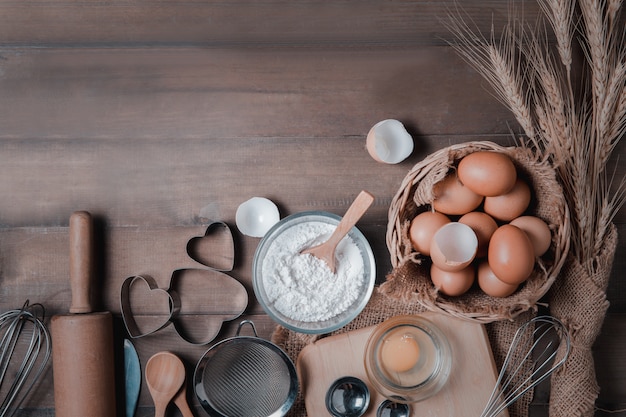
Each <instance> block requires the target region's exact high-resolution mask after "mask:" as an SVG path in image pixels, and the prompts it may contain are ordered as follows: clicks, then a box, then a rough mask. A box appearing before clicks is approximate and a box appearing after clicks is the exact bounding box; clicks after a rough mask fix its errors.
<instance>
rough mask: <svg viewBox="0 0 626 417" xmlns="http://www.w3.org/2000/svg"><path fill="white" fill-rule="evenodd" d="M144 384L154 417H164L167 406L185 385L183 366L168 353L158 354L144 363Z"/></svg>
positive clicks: (176, 358) (177, 358) (176, 357)
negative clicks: (153, 410)
mask: <svg viewBox="0 0 626 417" xmlns="http://www.w3.org/2000/svg"><path fill="white" fill-rule="evenodd" d="M145 373H146V384H147V385H148V390H149V391H150V395H151V396H152V400H153V401H154V407H155V414H154V415H155V417H164V416H165V409H166V408H167V405H168V404H169V403H170V401H172V399H174V397H175V396H176V394H178V392H179V391H180V390H181V388H182V386H183V385H184V383H185V364H184V363H183V362H182V361H181V360H180V358H179V357H178V356H176V355H174V354H173V353H170V352H158V353H155V354H154V355H152V357H151V358H150V359H148V362H147V363H146V371H145Z"/></svg>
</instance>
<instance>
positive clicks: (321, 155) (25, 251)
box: [0, 0, 626, 417]
mask: <svg viewBox="0 0 626 417" xmlns="http://www.w3.org/2000/svg"><path fill="white" fill-rule="evenodd" d="M462 3H463V6H464V8H465V9H466V10H467V12H468V13H469V14H470V15H471V16H472V18H473V19H474V20H475V23H476V25H477V26H478V27H479V28H480V29H481V30H483V31H484V32H485V33H486V32H487V31H488V30H489V29H490V27H491V25H492V22H493V23H494V27H495V28H496V30H499V28H500V24H501V23H503V22H505V21H506V16H507V5H506V2H502V1H494V0H487V1H470V0H466V1H463V2H462ZM518 3H523V8H524V10H525V13H526V16H527V17H528V18H529V19H530V20H534V18H535V17H536V15H537V14H538V13H539V8H538V5H537V4H536V3H535V0H528V1H520V2H518ZM452 4H453V3H452V2H449V1H441V2H424V1H418V0H413V1H411V0H406V1H346V0H338V1H323V0H296V1H291V0H289V1H287V0H267V1H250V0H233V1H214V0H188V1H164V0H132V1H128V0H111V1H95V0H83V1H67V0H66V1H63V0H49V1H38V0H1V1H0V195H1V196H2V198H0V310H2V311H5V310H8V309H12V308H17V307H20V306H21V305H22V304H23V303H24V301H25V300H26V299H29V300H30V301H31V302H39V303H42V304H44V305H45V306H46V308H47V312H48V314H49V315H52V314H57V313H61V312H64V311H66V310H67V308H68V305H69V300H70V290H69V283H68V229H67V226H68V219H69V216H70V214H71V212H72V211H74V210H79V209H83V210H89V211H90V212H91V213H92V214H93V215H94V217H95V220H96V246H97V248H98V251H97V265H98V274H97V277H98V279H99V280H100V283H101V285H100V286H99V289H100V292H99V295H98V299H99V300H100V302H99V303H98V306H97V307H98V308H99V309H106V310H111V311H112V312H113V313H114V315H115V318H116V326H117V328H118V330H120V334H121V333H122V330H123V327H122V322H121V319H120V300H119V291H120V286H121V284H122V282H123V280H124V279H125V278H127V277H129V276H133V275H136V274H141V273H150V274H152V275H153V276H154V277H155V279H156V280H157V283H158V285H159V286H160V287H164V288H166V287H167V286H168V283H169V279H170V276H171V272H172V270H173V269H175V268H197V267H199V264H198V263H196V262H195V261H193V260H191V259H190V258H189V257H188V256H187V253H186V251H185V245H186V242H187V240H188V239H190V238H191V237H194V236H200V235H202V234H203V233H204V229H205V227H206V225H207V224H208V222H209V221H211V220H218V221H224V222H226V223H227V224H229V225H230V227H231V230H232V231H233V235H234V240H235V268H234V269H233V271H232V272H229V275H230V276H232V277H233V278H235V279H237V280H238V281H240V282H241V283H242V284H243V285H244V287H245V288H246V290H247V291H248V295H249V304H248V308H247V309H246V311H245V313H244V315H243V317H245V318H251V319H252V320H254V321H255V323H256V324H257V327H258V329H259V332H260V335H261V336H262V337H265V338H269V336H270V334H271V332H272V330H273V328H274V325H275V324H274V323H273V322H272V321H271V320H270V319H269V318H268V317H267V316H266V315H265V314H264V313H263V310H262V309H261V307H260V306H259V304H258V303H257V302H256V300H255V299H254V293H253V290H252V286H251V262H252V256H253V254H254V250H255V248H256V246H257V244H258V242H259V239H255V238H250V237H246V236H243V235H242V234H241V233H239V231H238V230H237V228H236V226H235V211H236V209H237V207H238V205H239V204H240V203H242V202H243V201H245V200H247V199H248V198H250V197H253V196H263V197H267V198H270V199H271V200H273V201H274V202H275V203H276V204H277V205H278V207H279V210H280V213H281V216H283V217H284V216H286V215H289V214H292V213H296V212H300V211H304V210H325V211H330V212H333V213H337V214H342V213H343V212H345V210H346V209H347V207H348V205H349V204H350V202H351V201H352V199H353V198H354V197H355V196H356V195H357V194H358V192H359V191H360V190H362V189H367V190H368V191H370V192H371V193H372V194H374V195H375V196H376V201H375V203H374V205H373V206H372V207H371V209H370V210H369V211H368V212H367V214H366V215H365V216H364V218H363V219H362V220H361V221H360V222H359V228H360V229H361V230H362V231H363V232H364V234H365V235H366V237H367V238H368V240H369V241H370V243H371V245H372V247H373V249H374V252H375V256H376V260H377V262H378V265H377V268H378V271H377V272H378V277H379V282H380V281H382V280H383V279H384V276H385V274H386V273H388V272H389V271H390V269H391V264H390V261H389V255H388V252H387V249H386V246H385V231H386V227H387V210H388V207H389V203H390V201H391V199H392V197H393V195H394V194H395V192H396V190H397V189H398V187H399V185H400V182H401V180H402V178H403V177H404V176H405V174H406V173H407V172H408V170H409V169H410V168H411V167H412V166H413V165H414V164H415V163H417V162H419V161H420V160H422V158H424V157H425V156H427V155H428V154H430V153H432V152H433V151H435V150H437V149H440V148H442V147H445V146H448V145H450V144H455V143H462V142H466V141H470V140H491V141H495V142H498V143H501V144H511V143H512V141H511V131H513V132H519V131H520V128H519V125H518V124H517V123H516V121H515V119H514V117H513V116H512V115H511V114H510V113H509V112H508V110H506V109H505V108H504V107H503V106H502V105H501V104H500V103H499V102H498V101H497V100H496V99H495V98H494V97H493V95H492V94H491V92H490V90H489V88H488V87H487V86H486V84H485V82H484V81H483V80H482V78H481V77H480V76H479V75H477V74H476V73H475V72H474V71H473V70H472V69H471V68H469V66H468V65H466V64H465V63H464V62H463V61H462V60H461V59H460V58H459V57H458V56H457V55H456V54H455V52H454V51H452V50H451V48H450V47H448V46H447V45H446V42H445V39H449V38H450V36H449V34H448V33H447V31H446V29H445V28H444V27H443V26H442V24H441V20H440V19H441V18H443V17H445V14H446V10H447V9H448V8H449V7H451V6H452ZM386 118H395V119H399V120H401V121H402V122H403V123H405V125H406V126H407V128H408V130H409V132H410V133H411V134H412V135H413V138H414V140H415V151H414V153H413V154H412V155H411V157H410V158H409V159H407V160H406V161H404V162H403V163H400V164H398V165H383V164H379V163H377V162H375V161H374V160H373V159H372V158H370V156H369V155H368V153H367V152H366V150H365V136H366V134H367V132H368V130H369V129H370V127H371V126H373V125H374V124H375V123H376V122H378V121H380V120H383V119H386ZM617 156H620V158H621V159H620V160H619V165H618V167H617V174H618V175H621V176H623V175H624V172H625V169H626V168H625V166H626V165H625V164H624V163H623V158H624V157H626V148H625V144H624V143H623V141H622V144H621V145H619V147H618V149H617V150H616V152H615V158H614V162H615V161H616V160H617ZM615 222H616V224H617V226H618V229H619V233H620V236H626V224H625V223H626V210H621V212H620V213H619V214H618V216H617V217H616V218H615ZM625 249H626V244H624V243H623V242H622V243H620V245H619V247H618V249H617V256H616V259H615V264H614V270H613V274H612V278H611V282H610V284H609V289H608V298H609V300H610V301H611V307H610V309H609V314H608V316H607V318H606V321H605V325H604V329H603V331H602V334H601V336H600V338H599V339H598V341H597V343H596V345H595V347H594V352H595V357H596V361H597V362H596V368H597V376H598V381H599V384H600V386H601V393H600V397H599V399H598V402H597V406H598V407H599V408H602V409H606V410H618V409H621V410H623V409H625V408H626V274H625V269H626V259H625V257H624V254H625ZM236 322H237V321H234V322H229V323H226V324H225V326H224V327H223V329H222V331H221V332H220V334H219V336H218V339H222V338H225V337H230V336H232V335H233V333H234V330H235V327H236ZM135 345H136V347H137V349H138V350H139V353H140V357H141V360H142V363H144V364H145V361H146V360H147V358H148V357H149V356H150V355H151V354H153V353H155V352H156V351H159V350H163V349H168V350H172V351H174V352H175V353H177V354H179V355H180V356H181V357H182V358H183V359H184V360H185V361H186V363H187V364H188V365H189V366H190V367H192V366H193V364H194V363H195V362H196V361H197V360H198V358H199V357H200V355H201V354H202V353H203V352H204V350H205V349H206V348H207V346H193V345H189V344H188V343H186V342H184V341H183V340H181V339H180V338H179V337H178V335H177V334H176V333H175V332H174V331H173V328H172V327H171V326H170V327H168V328H166V329H164V330H162V331H161V332H159V333H157V334H154V335H152V336H149V337H146V338H143V339H139V340H136V343H135ZM209 346H210V345H209ZM542 398H543V401H545V397H541V396H540V397H539V402H541V401H542ZM140 401H141V402H140V409H139V411H138V413H137V415H138V416H148V415H151V413H152V412H153V411H152V410H151V406H152V401H151V399H150V397H149V395H148V393H147V389H146V388H145V386H144V388H143V389H142V394H141V399H140ZM196 405H197V403H196ZM25 407H26V408H28V409H29V410H28V412H24V414H23V415H32V416H38V417H42V416H52V415H54V406H53V389H52V372H51V370H50V369H48V372H47V373H46V374H45V376H44V378H43V379H42V380H41V383H40V385H39V386H38V387H37V389H36V391H35V392H34V393H33V395H32V396H31V397H30V398H29V400H28V402H27V403H26V404H25ZM196 415H198V416H200V415H204V414H203V411H201V410H200V409H199V408H196ZM533 415H534V416H541V415H546V414H545V406H543V407H542V406H539V407H536V408H534V409H533ZM597 415H598V416H603V415H608V414H605V412H603V411H600V410H599V411H598V412H597ZM611 415H612V416H626V412H624V411H622V412H618V413H613V414H611Z"/></svg>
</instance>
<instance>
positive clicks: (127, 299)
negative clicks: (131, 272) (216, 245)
mask: <svg viewBox="0 0 626 417" xmlns="http://www.w3.org/2000/svg"><path fill="white" fill-rule="evenodd" d="M216 232H217V233H222V234H223V236H221V238H224V237H226V238H228V241H227V242H225V243H226V244H227V245H228V249H229V252H228V253H227V254H226V255H224V256H221V257H220V258H219V259H218V262H217V263H215V264H214V265H207V263H208V261H207V258H204V257H202V258H200V259H199V253H198V252H195V251H194V243H195V242H197V241H198V240H199V239H203V238H206V237H207V236H208V235H210V234H212V233H216ZM226 233H227V234H226ZM223 243H224V242H223ZM186 250H187V254H188V255H189V256H190V257H191V258H192V259H194V260H195V261H196V262H199V263H201V264H202V265H204V266H206V267H207V268H206V269H201V268H199V269H176V270H174V271H173V272H172V273H171V276H170V286H169V287H168V288H167V289H163V288H159V287H158V285H157V283H156V281H155V280H154V278H152V277H151V276H148V275H135V276H131V277H128V278H126V279H125V280H124V282H123V284H122V287H121V291H120V306H121V311H122V319H123V321H124V326H125V327H126V330H127V332H128V334H129V336H130V337H131V338H133V339H137V338H141V337H145V336H148V335H151V334H154V333H156V332H158V331H160V330H162V329H164V328H165V327H167V326H169V325H170V324H172V323H174V328H175V329H176V332H177V333H178V335H179V336H180V337H181V338H182V339H184V340H185V341H186V342H188V343H191V344H194V345H205V344H207V343H210V342H211V341H212V340H213V339H214V338H215V337H216V336H217V333H218V331H219V328H220V327H221V323H223V322H224V321H226V320H233V319H235V318H237V317H239V316H240V315H241V314H243V312H244V311H245V308H246V307H247V304H248V294H247V291H246V289H245V287H244V286H243V285H242V284H241V283H240V282H239V281H237V280H236V279H234V278H232V277H231V276H229V275H227V274H224V273H223V272H227V271H231V270H232V269H233V266H234V242H233V237H232V232H231V230H230V228H229V226H228V225H227V224H226V223H224V222H213V223H211V224H209V225H208V226H207V229H206V230H205V233H204V236H202V237H193V238H191V239H190V240H189V241H188V242H187V247H186ZM185 272H187V273H188V274H190V275H193V274H194V273H195V274H202V273H204V274H205V275H213V276H212V277H210V278H212V279H222V280H225V279H226V278H228V281H223V282H222V286H226V285H227V284H229V285H231V286H233V288H234V287H236V288H235V290H236V291H237V292H238V294H237V295H238V297H235V298H236V300H235V301H237V306H236V308H234V311H229V312H220V313H216V314H215V316H216V317H217V318H220V319H221V321H220V323H219V326H217V328H215V325H214V326H212V327H213V328H212V329H211V330H212V333H210V334H209V337H208V340H198V339H196V338H193V337H191V336H190V335H189V334H188V333H187V332H186V331H185V329H184V328H185V326H184V325H183V323H182V322H181V320H180V319H179V313H180V312H181V309H182V308H183V304H182V302H181V297H180V295H179V294H180V293H179V291H177V290H176V289H175V288H173V285H177V286H180V284H178V283H179V282H180V281H181V280H182V279H181V278H182V276H183V275H184V273H185ZM231 281H232V282H231ZM138 282H144V283H145V284H146V285H147V287H148V290H149V291H157V292H159V293H165V294H167V297H168V305H169V310H168V314H167V318H166V320H164V321H162V322H161V323H159V324H157V325H156V326H152V327H147V326H145V325H140V324H139V323H138V322H137V320H136V318H135V313H134V312H133V308H132V301H131V299H132V297H131V291H132V287H134V286H136V285H137V283H138ZM225 284H226V285H225ZM213 324H214V323H213Z"/></svg>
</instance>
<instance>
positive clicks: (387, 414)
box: [376, 400, 411, 417]
mask: <svg viewBox="0 0 626 417" xmlns="http://www.w3.org/2000/svg"><path fill="white" fill-rule="evenodd" d="M410 412H411V409H410V408H409V405H408V404H402V403H395V402H393V401H391V400H385V401H383V402H382V403H381V404H380V406H379V407H378V410H377V411H376V417H409V413H410Z"/></svg>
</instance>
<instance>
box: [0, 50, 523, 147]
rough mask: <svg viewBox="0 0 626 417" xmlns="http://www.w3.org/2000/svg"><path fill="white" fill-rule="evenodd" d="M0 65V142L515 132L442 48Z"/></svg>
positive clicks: (128, 54)
mask: <svg viewBox="0 0 626 417" xmlns="http://www.w3.org/2000/svg"><path fill="white" fill-rule="evenodd" d="M0 57H1V58H0V70H1V71H0V91H2V94H1V95H0V125H1V126H2V131H1V132H0V138H18V139H21V138H28V139H35V138H36V139H43V138H70V139H81V140H84V139H89V138H101V139H124V140H128V139H133V140H136V139H139V138H152V139H169V140H181V139H216V138H241V137H248V138H260V137H298V138H315V137H320V136H323V137H335V138H346V137H350V136H356V135H358V136H360V137H364V136H365V135H366V134H367V132H368V130H369V128H370V127H371V126H373V125H374V124H375V123H376V122H378V121H379V120H382V119H385V118H390V117H392V118H396V119H399V120H402V121H404V122H405V123H406V124H407V125H408V126H409V127H410V128H411V130H412V133H414V134H415V135H422V134H424V135H427V134H438V135H453V134H482V135H489V134H493V133H499V134H508V133H509V132H510V129H511V128H513V129H514V130H515V129H516V128H515V126H516V123H515V120H514V118H513V116H512V115H511V113H510V112H508V111H507V110H506V109H505V108H504V107H503V106H502V105H501V104H500V103H498V102H497V100H495V99H494V98H493V97H492V95H491V93H490V92H489V91H488V90H487V89H486V87H485V85H484V83H483V81H482V79H481V77H480V76H479V75H478V74H476V73H475V72H474V71H473V70H472V69H471V68H469V67H468V66H467V65H466V64H465V63H463V62H462V60H461V59H460V58H459V57H458V56H457V55H456V54H455V53H454V52H453V51H451V49H450V48H444V47H409V48H404V47H400V48H392V49H388V48H345V47H338V48H311V49H309V48H295V49H281V48H262V49H246V48H231V49H219V48H217V49H205V48H175V49H173V48H172V49H170V48H130V49H129V48H124V49H115V48H71V49H65V48H63V49H56V48H45V49H21V48H18V49H0ZM104 146H107V145H104Z"/></svg>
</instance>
